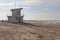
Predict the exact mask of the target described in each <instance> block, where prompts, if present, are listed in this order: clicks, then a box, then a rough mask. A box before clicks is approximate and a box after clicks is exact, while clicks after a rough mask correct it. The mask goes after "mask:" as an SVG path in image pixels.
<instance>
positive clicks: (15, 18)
mask: <svg viewBox="0 0 60 40" xmlns="http://www.w3.org/2000/svg"><path fill="white" fill-rule="evenodd" d="M15 7H16V1H15ZM22 9H23V8H14V9H11V12H12V16H8V22H12V23H19V22H23V15H22V16H21V10H22Z"/></svg>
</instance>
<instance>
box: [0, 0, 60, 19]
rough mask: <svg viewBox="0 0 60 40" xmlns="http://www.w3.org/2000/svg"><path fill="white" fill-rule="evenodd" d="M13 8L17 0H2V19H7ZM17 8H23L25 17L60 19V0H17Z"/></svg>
mask: <svg viewBox="0 0 60 40" xmlns="http://www.w3.org/2000/svg"><path fill="white" fill-rule="evenodd" d="M12 8H15V0H0V20H1V19H7V15H11V11H10V9H12ZM16 8H23V10H22V14H24V16H25V17H24V19H28V20H59V19H60V0H16Z"/></svg>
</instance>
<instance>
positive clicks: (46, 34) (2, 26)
mask: <svg viewBox="0 0 60 40" xmlns="http://www.w3.org/2000/svg"><path fill="white" fill-rule="evenodd" d="M0 40H60V24H37V23H36V24H33V25H31V24H12V23H5V22H0Z"/></svg>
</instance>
